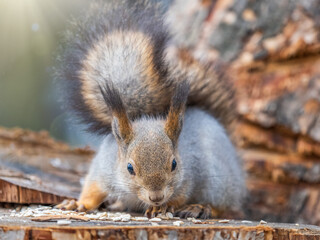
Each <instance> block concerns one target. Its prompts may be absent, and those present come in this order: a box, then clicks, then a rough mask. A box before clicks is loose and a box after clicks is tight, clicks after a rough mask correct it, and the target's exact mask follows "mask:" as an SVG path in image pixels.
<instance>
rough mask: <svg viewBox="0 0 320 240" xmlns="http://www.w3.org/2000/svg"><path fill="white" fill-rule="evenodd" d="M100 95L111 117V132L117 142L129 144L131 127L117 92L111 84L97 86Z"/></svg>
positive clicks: (131, 133)
mask: <svg viewBox="0 0 320 240" xmlns="http://www.w3.org/2000/svg"><path fill="white" fill-rule="evenodd" d="M99 88H100V91H101V94H102V96H103V99H104V101H105V102H106V104H107V106H108V107H109V108H110V109H111V112H112V115H113V121H112V132H113V135H114V136H115V138H116V139H117V141H119V142H121V143H125V144H129V142H130V141H131V139H132V135H133V132H132V126H131V122H130V120H129V118H128V115H127V113H126V110H125V107H124V104H123V102H122V100H121V97H120V94H119V92H118V90H117V89H116V88H115V87H114V86H113V85H112V84H111V85H109V84H106V85H105V86H104V87H102V86H101V85H99Z"/></svg>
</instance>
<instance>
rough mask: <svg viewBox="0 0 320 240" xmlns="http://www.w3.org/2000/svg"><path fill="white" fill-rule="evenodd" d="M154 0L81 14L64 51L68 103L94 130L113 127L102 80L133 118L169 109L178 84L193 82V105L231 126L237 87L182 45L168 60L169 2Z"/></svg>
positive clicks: (123, 0)
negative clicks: (173, 58) (165, 9)
mask: <svg viewBox="0 0 320 240" xmlns="http://www.w3.org/2000/svg"><path fill="white" fill-rule="evenodd" d="M155 2H156V1H148V0H138V1H133V0H112V1H101V0H95V1H93V3H92V8H91V9H90V10H88V11H87V12H86V13H85V15H84V16H82V17H81V18H80V19H77V20H74V21H73V22H72V24H71V30H70V31H68V32H66V34H65V36H66V37H65V42H64V47H63V48H62V50H61V54H60V55H59V57H58V60H59V61H58V62H59V67H58V68H57V77H58V78H59V79H61V80H63V82H64V83H65V84H67V86H66V87H65V89H63V90H64V92H65V96H66V98H65V99H66V100H65V101H66V102H68V103H69V104H68V106H70V108H69V109H72V110H74V111H75V112H76V113H77V114H78V116H79V119H82V121H83V122H84V123H86V124H88V129H89V130H91V131H93V132H96V133H100V134H105V133H108V132H110V131H111V124H112V109H110V108H109V107H108V106H107V104H106V102H105V99H104V96H103V95H102V94H101V91H100V89H99V86H104V85H105V84H107V85H109V86H111V85H112V86H114V88H115V89H116V90H117V92H118V93H119V95H120V97H121V99H122V102H123V107H124V108H125V110H126V113H127V116H128V118H129V120H133V119H135V118H139V117H140V116H142V115H165V114H167V113H168V110H169V107H170V100H171V98H172V96H173V94H174V92H175V88H176V86H177V85H179V83H181V82H182V81H188V82H189V85H190V92H189V97H188V100H187V106H197V107H200V108H202V109H204V110H206V111H208V112H209V113H211V114H212V115H214V117H216V118H217V119H218V120H219V121H220V122H221V123H222V124H223V125H224V126H225V127H226V128H229V126H230V124H231V122H232V121H233V119H235V109H234V96H233V89H232V87H231V85H230V86H229V83H228V82H227V80H226V79H224V78H222V77H221V76H222V75H221V74H219V73H218V71H216V70H215V69H212V68H211V67H207V66H203V65H201V64H199V63H198V62H197V61H194V60H192V58H191V57H189V56H188V55H187V54H185V53H183V52H182V51H181V54H180V55H179V59H178V60H177V61H176V62H171V61H170V60H169V58H167V51H166V49H167V47H168V42H169V40H170V35H171V34H169V32H168V29H169V28H168V27H167V26H166V23H164V21H163V17H164V15H163V8H162V7H161V6H160V5H159V4H160V3H155Z"/></svg>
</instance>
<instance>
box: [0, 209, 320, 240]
mask: <svg viewBox="0 0 320 240" xmlns="http://www.w3.org/2000/svg"><path fill="white" fill-rule="evenodd" d="M0 214H1V215H2V219H4V220H2V221H1V222H0V239H49V240H50V239H66V240H68V239H101V238H103V239H147V238H148V239H159V238H161V239H295V240H300V239H301V240H302V239H303V240H305V239H317V238H319V237H320V227H316V226H311V225H298V224H278V223H264V222H261V223H259V222H250V221H242V222H241V221H235V220H231V221H229V222H228V221H225V222H224V223H222V222H219V220H207V221H201V223H197V224H195V223H192V222H191V221H188V220H184V221H183V222H184V223H183V224H182V225H181V226H174V225H173V223H174V222H175V220H165V221H161V222H157V223H156V226H154V225H155V224H154V223H151V222H150V221H142V222H135V221H129V222H112V221H111V222H110V221H85V222H84V221H82V219H81V220H80V221H77V220H72V219H71V221H70V223H67V225H66V226H61V225H58V224H57V222H49V221H48V222H35V221H31V219H30V218H26V217H21V218H17V217H15V218H13V217H7V216H6V215H7V214H8V210H3V209H0Z"/></svg>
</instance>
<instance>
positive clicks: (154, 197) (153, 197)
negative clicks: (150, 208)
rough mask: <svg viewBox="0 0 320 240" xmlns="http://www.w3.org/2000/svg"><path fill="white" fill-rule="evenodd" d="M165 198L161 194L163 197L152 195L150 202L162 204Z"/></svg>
mask: <svg viewBox="0 0 320 240" xmlns="http://www.w3.org/2000/svg"><path fill="white" fill-rule="evenodd" d="M163 198H164V195H163V194H161V195H158V194H150V195H149V199H150V201H152V202H155V203H156V202H161V201H162V200H163Z"/></svg>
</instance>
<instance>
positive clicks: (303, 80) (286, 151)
mask: <svg viewBox="0 0 320 240" xmlns="http://www.w3.org/2000/svg"><path fill="white" fill-rule="evenodd" d="M319 4H320V3H319V1H317V0H316V1H308V0H302V1H290V0H285V1H276V0H263V1H249V0H240V1H232V0H231V1H224V0H215V1H205V0H202V1H193V0H188V1H183V0H178V1H176V3H175V4H174V5H173V8H172V11H170V12H169V18H170V21H172V22H174V23H175V24H174V25H173V28H174V29H173V30H174V31H176V32H179V35H178V36H177V37H176V39H175V40H176V46H175V47H176V48H178V49H184V50H187V51H188V52H189V54H190V55H192V56H193V57H194V59H197V60H198V61H199V62H200V63H201V62H212V64H215V63H216V62H217V61H222V62H223V64H225V65H226V66H227V69H228V70H227V71H228V73H229V75H230V76H231V78H232V80H233V82H234V84H235V87H236V90H237V95H238V105H237V111H238V113H239V115H240V118H241V121H240V123H239V124H238V126H237V128H236V130H235V135H236V140H237V144H238V145H239V147H240V148H241V152H242V156H243V159H244V162H245V168H246V170H247V171H248V173H249V177H248V187H249V189H250V190H251V193H252V198H251V199H250V201H251V203H249V205H250V206H249V205H248V212H247V214H249V215H251V216H252V217H253V218H254V217H257V216H258V217H259V218H261V217H262V218H263V217H265V216H266V215H268V217H269V218H271V219H273V220H275V221H282V222H294V221H301V222H308V223H313V224H320V188H319V186H320V9H319ZM219 64H220V63H219ZM253 208H254V209H253ZM257 209H259V210H258V212H257ZM251 211H252V212H254V214H253V213H252V212H251ZM250 212H251V214H250Z"/></svg>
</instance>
